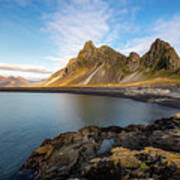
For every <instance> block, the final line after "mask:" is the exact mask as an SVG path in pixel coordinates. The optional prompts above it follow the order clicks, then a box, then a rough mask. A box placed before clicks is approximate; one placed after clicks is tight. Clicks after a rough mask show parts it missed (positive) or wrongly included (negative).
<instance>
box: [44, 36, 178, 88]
mask: <svg viewBox="0 0 180 180" xmlns="http://www.w3.org/2000/svg"><path fill="white" fill-rule="evenodd" d="M170 76H179V77H180V58H179V56H178V55H177V53H176V51H175V50H174V48H172V47H171V46H170V45H169V44H168V43H166V42H164V41H162V40H160V39H157V40H156V41H155V42H154V43H153V44H152V45H151V47H150V50H149V51H148V52H147V53H146V54H144V55H143V56H142V57H140V56H139V55H138V54H137V53H135V52H132V53H130V55H129V56H125V55H123V54H121V53H119V52H117V51H115V50H114V49H112V48H110V47H108V46H101V47H100V48H96V47H95V46H94V44H93V42H92V41H88V42H86V43H85V45H84V48H83V49H82V50H81V51H80V52H79V54H78V56H77V57H76V58H73V59H71V60H70V61H69V63H68V64H67V66H66V67H65V68H64V69H61V70H60V71H58V72H56V73H54V74H53V75H52V76H51V77H50V78H49V79H48V80H47V81H46V82H45V84H44V85H45V86H99V85H104V86H107V85H120V84H125V83H132V82H140V81H141V82H143V81H147V80H150V79H153V78H157V77H158V78H159V77H164V78H165V77H168V78H169V77H170Z"/></svg>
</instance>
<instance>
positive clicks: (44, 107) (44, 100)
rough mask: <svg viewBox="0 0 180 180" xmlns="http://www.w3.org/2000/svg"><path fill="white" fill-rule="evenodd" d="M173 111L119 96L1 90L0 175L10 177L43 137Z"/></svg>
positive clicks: (139, 121) (147, 120)
mask: <svg viewBox="0 0 180 180" xmlns="http://www.w3.org/2000/svg"><path fill="white" fill-rule="evenodd" d="M175 112H177V110H176V109H171V108H167V107H163V106H159V105H156V104H148V103H142V102H137V101H133V100H129V99H122V98H112V97H102V96H101V97H98V96H86V95H71V94H46V93H44V94H43V93H0V179H1V180H6V179H10V177H11V176H12V175H13V174H14V173H15V172H16V171H17V170H18V168H19V167H20V166H21V165H22V164H23V162H24V161H25V160H26V159H27V158H28V156H29V155H30V154H31V152H32V151H33V150H34V149H35V148H37V147H38V146H39V144H40V143H41V142H42V141H43V140H44V139H45V138H52V137H55V136H57V135H58V134H59V133H62V132H65V131H72V130H78V129H80V128H82V127H84V126H89V125H99V126H109V125H119V126H126V125H128V124H148V123H151V122H153V120H156V119H158V118H162V117H166V116H169V115H171V114H173V113H175Z"/></svg>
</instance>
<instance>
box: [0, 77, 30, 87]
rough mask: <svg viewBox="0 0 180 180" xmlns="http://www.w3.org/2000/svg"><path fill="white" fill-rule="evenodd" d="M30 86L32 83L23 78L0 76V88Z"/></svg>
mask: <svg viewBox="0 0 180 180" xmlns="http://www.w3.org/2000/svg"><path fill="white" fill-rule="evenodd" d="M29 84H30V82H29V81H27V80H25V79H24V78H22V77H14V76H8V77H5V76H0V87H22V86H27V85H29Z"/></svg>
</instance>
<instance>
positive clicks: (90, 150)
mask: <svg viewBox="0 0 180 180" xmlns="http://www.w3.org/2000/svg"><path fill="white" fill-rule="evenodd" d="M16 177H17V179H18V180H19V179H21V178H22V177H25V179H36V180H49V179H93V180H94V179H98V180H99V179H113V180H114V179H123V180H124V179H148V178H149V179H155V180H156V179H157V180H158V179H160V180H161V179H163V180H164V179H170V180H171V179H174V180H175V179H177V180H178V179H179V178H180V119H178V118H176V117H172V118H168V119H163V120H158V121H156V122H154V123H153V124H152V125H148V126H143V125H133V126H128V127H125V128H121V127H116V126H112V127H106V128H100V127H94V126H91V127H86V128H83V129H81V130H80V131H78V132H69V133H64V134H60V135H59V136H58V137H56V138H55V139H53V140H49V139H48V140H45V141H44V142H43V143H42V144H41V146H40V147H39V148H38V149H36V150H35V151H34V152H33V153H32V155H31V156H30V157H29V159H28V160H27V161H26V162H25V163H24V165H23V166H22V168H21V169H20V171H19V173H18V174H17V176H16ZM22 179H23V178H22Z"/></svg>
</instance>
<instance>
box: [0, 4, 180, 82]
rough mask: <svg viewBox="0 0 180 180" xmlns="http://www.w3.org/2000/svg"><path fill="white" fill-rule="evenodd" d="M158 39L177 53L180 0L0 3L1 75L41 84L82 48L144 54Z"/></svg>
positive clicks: (179, 37)
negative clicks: (87, 44) (88, 45)
mask: <svg viewBox="0 0 180 180" xmlns="http://www.w3.org/2000/svg"><path fill="white" fill-rule="evenodd" d="M156 38H161V39H163V40H166V41H168V42H169V43H171V44H172V45H173V46H174V47H175V49H176V51H177V52H178V53H180V1H179V0H173V1H169V0H158V1H157V0H0V74H2V75H15V76H24V77H26V78H28V79H39V78H46V77H48V76H50V74H51V73H53V72H55V71H57V70H59V69H60V68H62V67H63V66H65V64H66V63H67V62H68V60H69V59H70V58H71V57H74V56H76V55H77V53H78V52H79V50H80V49H81V48H82V47H83V45H84V43H85V42H86V41H88V40H92V41H93V42H94V44H95V45H96V46H101V45H102V44H107V45H109V46H111V47H113V48H115V49H116V50H118V51H120V52H121V53H124V54H126V55H128V54H129V53H130V52H131V51H136V52H138V53H139V54H140V55H143V53H144V52H146V51H147V50H148V49H149V46H150V44H151V43H152V42H153V41H154V40H155V39H156Z"/></svg>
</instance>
